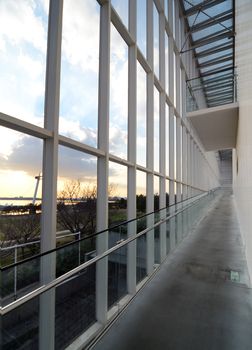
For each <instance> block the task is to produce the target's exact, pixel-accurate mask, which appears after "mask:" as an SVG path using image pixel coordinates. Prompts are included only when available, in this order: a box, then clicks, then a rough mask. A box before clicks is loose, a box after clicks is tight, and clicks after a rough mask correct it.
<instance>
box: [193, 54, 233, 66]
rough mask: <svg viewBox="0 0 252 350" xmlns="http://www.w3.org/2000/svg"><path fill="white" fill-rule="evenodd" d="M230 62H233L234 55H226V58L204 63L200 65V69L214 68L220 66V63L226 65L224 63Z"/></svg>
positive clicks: (222, 57)
mask: <svg viewBox="0 0 252 350" xmlns="http://www.w3.org/2000/svg"><path fill="white" fill-rule="evenodd" d="M230 60H233V55H228V56H226V55H225V56H221V57H217V58H214V59H212V60H209V61H206V62H203V63H198V68H200V69H202V68H206V67H210V66H214V65H216V64H219V63H224V62H227V61H230Z"/></svg>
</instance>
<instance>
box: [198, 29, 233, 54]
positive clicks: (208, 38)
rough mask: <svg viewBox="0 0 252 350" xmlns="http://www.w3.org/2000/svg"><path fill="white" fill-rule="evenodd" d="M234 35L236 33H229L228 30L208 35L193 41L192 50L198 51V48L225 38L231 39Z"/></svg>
mask: <svg viewBox="0 0 252 350" xmlns="http://www.w3.org/2000/svg"><path fill="white" fill-rule="evenodd" d="M234 35H235V33H234V31H229V30H228V31H227V30H226V29H223V30H220V31H218V32H216V33H213V34H211V35H207V36H205V37H203V38H201V39H199V40H196V41H193V42H192V48H194V49H196V48H197V47H200V46H204V45H207V44H211V43H214V42H216V41H219V40H222V39H225V38H229V39H231V38H232V37H233V36H234Z"/></svg>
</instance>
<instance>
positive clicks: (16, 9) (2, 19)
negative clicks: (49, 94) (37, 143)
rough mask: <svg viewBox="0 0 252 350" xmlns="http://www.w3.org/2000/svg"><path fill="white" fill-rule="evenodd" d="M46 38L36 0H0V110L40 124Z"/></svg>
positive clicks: (39, 3)
mask: <svg viewBox="0 0 252 350" xmlns="http://www.w3.org/2000/svg"><path fill="white" fill-rule="evenodd" d="M43 1H44V0H43ZM46 38H47V18H46V16H45V14H44V13H43V11H42V5H41V2H40V1H32V0H23V1H15V0H8V1H0V53H1V51H2V54H1V55H0V73H1V85H0V106H1V107H0V108H1V110H0V111H1V112H4V113H7V114H10V115H13V116H15V117H18V118H21V119H24V120H26V121H29V122H33V123H35V124H40V125H41V124H42V118H41V117H42V115H43V100H44V97H43V96H44V90H45V62H46V58H45V56H46ZM13 101H15V103H13Z"/></svg>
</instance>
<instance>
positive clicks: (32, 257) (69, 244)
mask: <svg viewBox="0 0 252 350" xmlns="http://www.w3.org/2000/svg"><path fill="white" fill-rule="evenodd" d="M207 193H208V192H205V193H203V194H207ZM199 196H202V193H201V194H199V195H195V196H192V197H190V198H187V199H184V200H182V201H179V202H176V203H174V204H171V205H169V206H167V207H163V208H161V209H158V210H154V211H152V212H150V213H147V214H144V215H141V216H139V217H137V218H134V219H130V220H127V221H123V222H121V223H120V224H118V225H115V226H111V227H108V228H107V229H104V230H102V231H99V232H96V233H94V234H91V235H88V236H86V237H83V238H80V239H76V240H75V241H73V242H69V243H66V244H63V245H61V246H59V247H56V248H54V249H51V250H47V251H46V252H43V253H39V254H35V255H33V256H31V257H29V258H26V259H23V260H20V261H18V262H16V263H12V264H9V265H6V266H3V267H0V271H5V270H7V269H9V268H12V267H15V266H18V265H21V264H22V263H25V262H28V261H31V260H33V259H37V258H40V257H42V256H45V255H47V254H51V253H53V252H56V251H58V250H60V249H63V248H65V247H69V246H71V245H74V244H77V243H79V242H82V241H85V240H88V239H92V238H95V237H96V236H98V235H100V234H102V233H105V232H109V231H112V230H115V229H117V228H119V227H121V226H124V225H127V224H129V223H131V222H133V221H137V220H140V219H143V218H145V217H148V216H149V215H152V214H156V213H159V212H161V211H163V210H165V209H169V208H171V207H173V206H175V205H178V204H181V203H184V202H186V201H189V200H191V199H194V198H196V197H199ZM13 247H14V246H13ZM0 251H1V249H0Z"/></svg>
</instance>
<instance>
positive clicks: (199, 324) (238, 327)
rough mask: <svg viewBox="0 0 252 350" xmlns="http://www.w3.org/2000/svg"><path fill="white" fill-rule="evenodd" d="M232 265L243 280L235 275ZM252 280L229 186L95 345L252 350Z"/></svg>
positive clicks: (101, 349)
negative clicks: (228, 190)
mask: <svg viewBox="0 0 252 350" xmlns="http://www.w3.org/2000/svg"><path fill="white" fill-rule="evenodd" d="M231 271H234V272H238V273H239V280H237V281H233V280H232V278H231ZM232 275H233V274H232ZM234 277H235V278H236V277H237V274H236V273H235V274H234ZM249 286H250V282H249V276H248V271H247V265H246V260H245V255H244V249H243V245H242V240H241V235H240V232H239V225H238V222H237V218H236V213H235V209H234V204H233V199H232V195H231V194H230V193H229V192H227V191H226V193H224V194H223V196H222V197H221V198H220V200H219V201H218V202H217V203H216V204H215V206H214V207H213V208H212V210H210V211H209V212H208V215H207V216H206V217H205V218H204V219H203V220H202V221H201V223H200V224H199V226H198V228H197V230H196V231H194V232H193V233H191V234H190V235H189V236H188V237H187V238H186V239H185V240H184V241H183V242H182V243H181V244H180V246H179V247H178V248H177V249H176V250H175V252H173V253H172V254H171V255H170V257H169V258H168V259H167V261H166V262H165V263H164V264H163V266H162V267H161V269H160V271H159V272H158V273H157V274H156V276H155V277H154V278H153V279H152V280H151V281H150V282H149V283H148V284H147V286H146V287H145V288H144V289H143V290H141V291H140V292H139V293H138V295H137V296H136V298H135V299H134V300H133V302H132V303H131V304H130V305H129V307H128V308H127V309H126V311H125V312H124V313H123V314H122V315H121V317H119V318H118V319H117V320H116V321H115V323H114V324H113V325H112V327H111V328H110V329H109V330H108V332H107V333H106V334H105V335H104V336H103V337H102V339H101V340H100V341H99V342H98V343H97V344H96V345H95V347H94V349H95V350H106V349H110V350H133V349H137V350H141V349H143V350H148V349H151V350H152V349H153V350H159V349H166V350H180V349H181V350H189V349H190V350H198V349H199V350H209V349H211V350H225V349H226V350H233V349H234V350H245V349H247V350H251V349H252V291H251V289H250V288H249Z"/></svg>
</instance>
